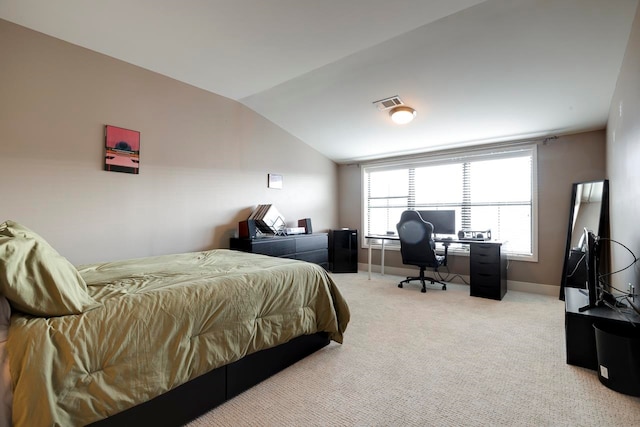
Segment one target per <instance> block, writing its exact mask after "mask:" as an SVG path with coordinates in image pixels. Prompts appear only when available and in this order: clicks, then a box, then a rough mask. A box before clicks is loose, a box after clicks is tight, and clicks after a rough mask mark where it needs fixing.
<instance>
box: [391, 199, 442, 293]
mask: <svg viewBox="0 0 640 427" xmlns="http://www.w3.org/2000/svg"><path fill="white" fill-rule="evenodd" d="M396 228H397V229H398V236H399V237H400V253H401V254H402V263H403V264H407V265H415V266H418V267H420V276H417V277H407V278H406V279H405V280H403V281H401V282H400V283H398V287H399V288H402V287H403V284H404V283H409V282H411V281H412V280H420V283H422V290H421V292H427V286H426V283H425V281H426V280H428V281H430V282H431V284H434V283H439V284H441V285H442V290H443V291H445V290H447V284H446V283H444V282H441V281H440V280H437V279H434V278H433V277H425V275H424V272H425V269H426V268H433V269H434V271H435V272H437V271H438V267H440V266H441V265H447V249H448V248H447V246H446V245H445V250H444V256H442V255H436V251H435V246H436V243H435V242H434V240H433V225H432V224H431V223H430V222H426V221H425V220H423V219H422V217H421V216H420V214H419V213H418V212H417V211H412V210H408V211H404V212H402V215H401V216H400V222H399V223H398V224H397V225H396Z"/></svg>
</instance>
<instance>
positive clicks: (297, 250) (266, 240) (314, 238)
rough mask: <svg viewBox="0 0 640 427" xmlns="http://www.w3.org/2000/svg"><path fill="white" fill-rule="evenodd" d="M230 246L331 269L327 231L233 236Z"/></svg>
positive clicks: (239, 249) (235, 248)
mask: <svg viewBox="0 0 640 427" xmlns="http://www.w3.org/2000/svg"><path fill="white" fill-rule="evenodd" d="M229 247H230V248H231V249H234V250H238V251H244V252H251V253H254V254H262V255H269V256H274V257H280V258H292V259H299V260H303V261H308V262H313V263H315V264H319V265H321V266H322V267H324V268H325V269H329V237H328V235H327V233H313V234H296V235H292V236H269V237H257V238H255V239H242V238H237V237H232V238H231V240H230V245H229Z"/></svg>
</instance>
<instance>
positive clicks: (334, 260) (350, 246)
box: [329, 230, 358, 273]
mask: <svg viewBox="0 0 640 427" xmlns="http://www.w3.org/2000/svg"><path fill="white" fill-rule="evenodd" d="M329 252H330V254H329V258H330V259H331V266H330V267H331V271H333V272H334V273H357V272H358V230H333V231H332V232H331V243H330V245H329Z"/></svg>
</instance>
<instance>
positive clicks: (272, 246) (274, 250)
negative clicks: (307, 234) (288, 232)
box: [251, 239, 296, 257]
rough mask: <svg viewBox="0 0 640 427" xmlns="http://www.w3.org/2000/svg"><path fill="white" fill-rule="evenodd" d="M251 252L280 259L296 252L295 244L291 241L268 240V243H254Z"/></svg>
mask: <svg viewBox="0 0 640 427" xmlns="http://www.w3.org/2000/svg"><path fill="white" fill-rule="evenodd" d="M251 252H253V253H254V254H262V255H270V256H276V257H282V256H286V255H291V254H294V253H295V252H296V244H295V241H294V240H292V239H282V240H275V239H269V241H268V242H267V241H265V242H254V243H253V246H252V250H251Z"/></svg>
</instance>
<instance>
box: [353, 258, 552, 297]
mask: <svg viewBox="0 0 640 427" xmlns="http://www.w3.org/2000/svg"><path fill="white" fill-rule="evenodd" d="M368 270H369V264H367V263H359V264H358V271H361V272H365V273H366V272H368ZM371 273H376V274H380V266H379V265H371ZM384 274H385V275H386V274H388V275H390V276H415V274H416V269H415V268H403V267H389V266H385V267H384ZM459 277H461V278H462V279H464V280H465V282H466V283H467V284H468V283H469V276H465V275H458V276H457V277H456V278H455V279H453V280H451V283H457V284H461V285H464V284H465V283H464V282H463V281H462V280H460V279H459ZM507 290H508V291H518V292H528V293H530V294H541V295H551V296H556V297H557V296H559V295H560V287H559V286H554V285H545V284H542V283H532V282H521V281H517V280H508V279H507Z"/></svg>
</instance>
